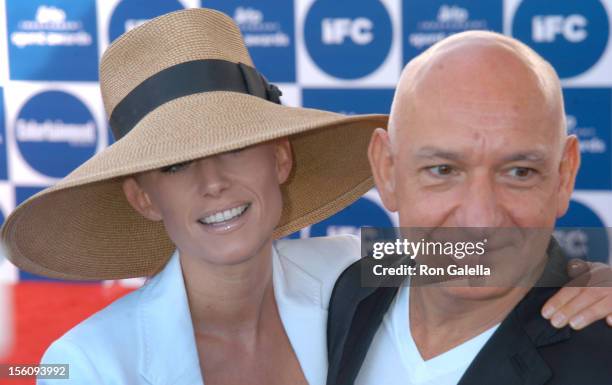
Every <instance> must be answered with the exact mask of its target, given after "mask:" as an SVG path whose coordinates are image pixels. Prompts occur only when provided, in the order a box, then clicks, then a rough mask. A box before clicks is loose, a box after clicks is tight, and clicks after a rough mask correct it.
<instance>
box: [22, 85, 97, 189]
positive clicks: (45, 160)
mask: <svg viewBox="0 0 612 385" xmlns="http://www.w3.org/2000/svg"><path fill="white" fill-rule="evenodd" d="M14 130H15V139H16V141H17V146H18V147H19V151H20V152H21V155H22V156H23V158H24V159H25V160H26V162H28V164H29V165H30V166H31V167H32V168H34V169H35V170H37V171H38V172H40V173H42V174H45V175H48V176H50V177H54V178H61V177H64V176H66V175H67V174H68V173H70V172H71V171H72V170H74V169H75V168H76V167H78V166H79V165H80V164H81V163H83V162H84V161H86V160H87V159H89V158H90V157H91V156H92V155H94V154H95V152H96V147H97V145H98V128H97V125H96V123H95V120H94V118H93V116H92V115H91V112H90V111H89V109H88V108H87V107H86V106H85V105H84V104H83V103H82V102H81V101H80V100H79V99H77V98H76V97H74V96H73V95H70V94H68V93H66V92H63V91H45V92H41V93H39V94H36V95H34V96H33V97H32V98H31V99H30V100H28V101H27V102H26V104H25V105H24V106H23V107H22V108H21V111H19V113H18V114H17V120H16V122H15V127H14Z"/></svg>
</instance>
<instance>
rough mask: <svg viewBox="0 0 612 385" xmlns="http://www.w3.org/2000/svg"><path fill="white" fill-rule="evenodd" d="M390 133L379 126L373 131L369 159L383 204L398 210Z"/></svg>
mask: <svg viewBox="0 0 612 385" xmlns="http://www.w3.org/2000/svg"><path fill="white" fill-rule="evenodd" d="M391 150H392V149H391V140H390V139H389V133H388V132H387V131H385V130H383V129H382V128H377V129H376V130H374V132H373V133H372V138H371V139H370V146H369V147H368V159H369V160H370V168H371V169H372V175H374V183H376V188H378V193H379V194H380V197H381V199H382V202H383V205H384V206H385V207H386V208H387V210H389V211H397V198H396V192H395V173H394V171H393V170H394V166H395V165H394V158H393V152H392V151H391Z"/></svg>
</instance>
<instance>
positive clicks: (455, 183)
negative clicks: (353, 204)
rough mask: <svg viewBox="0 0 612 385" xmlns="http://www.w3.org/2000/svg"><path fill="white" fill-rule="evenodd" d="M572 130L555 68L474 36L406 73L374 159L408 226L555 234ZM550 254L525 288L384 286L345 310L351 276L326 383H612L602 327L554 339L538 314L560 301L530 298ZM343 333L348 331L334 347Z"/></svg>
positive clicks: (544, 294)
mask: <svg viewBox="0 0 612 385" xmlns="http://www.w3.org/2000/svg"><path fill="white" fill-rule="evenodd" d="M565 127H566V125H565V113H564V108H563V100H562V94H561V86H560V82H559V79H558V77H557V75H556V73H555V71H554V70H553V68H552V67H551V66H550V65H549V64H548V63H547V62H546V61H545V60H543V59H542V58H541V57H540V56H539V55H537V54H536V53H535V52H534V51H532V50H531V49H530V48H528V47H527V46H525V45H524V44H522V43H520V42H518V41H517V40H514V39H512V38H509V37H505V36H503V35H499V34H495V33H491V32H474V31H472V32H465V33H461V34H457V35H454V36H452V37H450V38H447V39H445V40H443V41H441V42H440V43H438V44H436V45H434V46H432V47H431V48H430V49H428V50H427V51H426V52H424V53H423V54H422V55H420V56H419V57H417V58H416V59H414V60H413V61H411V62H410V63H409V64H408V65H407V67H406V68H405V70H404V71H403V73H402V76H401V79H400V82H399V84H398V88H397V91H396V94H395V98H394V101H393V106H392V111H391V120H390V124H389V131H388V132H386V131H384V130H382V129H381V130H378V131H376V132H375V133H374V136H373V138H372V141H371V144H370V149H369V158H370V162H371V166H372V170H373V174H374V178H375V181H376V185H377V187H378V190H379V192H380V195H381V198H382V201H383V203H384V205H385V207H386V208H387V209H389V210H390V211H397V212H398V213H399V222H400V226H401V227H404V228H414V227H427V228H447V227H453V228H454V227H458V228H488V229H499V228H510V229H511V228H540V229H548V228H550V229H552V228H553V227H554V224H555V221H556V219H557V218H558V217H560V216H562V215H563V214H564V213H565V212H566V211H567V209H568V205H569V201H570V197H571V194H572V191H573V189H574V181H575V178H576V173H577V170H578V167H579V163H580V153H579V147H578V142H577V139H576V137H575V136H568V135H567V133H566V129H565ZM548 239H549V237H548V238H547V239H546V242H548ZM551 245H552V246H551V247H550V248H549V249H548V251H547V252H546V251H545V248H544V249H543V250H542V253H541V255H542V259H541V260H536V259H534V260H532V261H528V262H529V263H531V264H532V266H533V267H534V269H535V270H533V271H529V270H525V271H522V270H518V271H517V273H518V274H515V275H517V276H521V277H531V276H533V280H530V281H529V285H528V286H525V285H519V284H517V285H508V287H492V286H487V287H470V286H469V285H468V286H464V287H459V286H454V287H440V286H438V287H431V286H421V287H418V286H414V285H412V287H410V285H406V286H402V287H401V288H399V290H398V289H397V288H385V287H382V288H379V289H376V290H374V291H373V292H372V291H370V292H366V294H360V295H357V296H353V297H357V300H355V301H354V302H353V303H351V304H348V302H347V301H346V300H343V299H342V298H341V297H342V296H343V295H346V288H347V287H350V286H351V284H350V279H351V275H352V276H353V278H352V279H353V281H354V282H353V284H356V285H359V281H358V273H356V272H358V271H359V270H358V269H354V268H349V269H348V270H347V271H345V273H343V277H341V279H340V280H339V283H338V284H337V286H336V290H335V294H334V297H333V298H332V301H331V304H330V325H331V326H330V327H329V330H330V333H328V334H329V335H330V336H331V337H330V341H329V343H330V371H329V377H328V385H331V384H352V383H355V384H359V385H379V384H384V385H395V384H397V385H399V384H402V385H426V384H427V385H434V384H435V385H450V384H461V385H467V384H491V383H495V384H496V385H500V384H534V385H536V384H559V385H561V384H567V385H576V384H589V385H604V384H612V365H610V362H611V361H610V357H611V356H610V354H612V331H611V330H610V329H608V327H607V326H606V325H605V321H598V322H595V323H593V324H591V325H590V326H588V327H584V325H585V324H586V323H587V322H585V321H586V320H585V319H584V317H582V318H581V317H577V318H575V319H572V320H571V321H570V320H568V319H566V318H565V317H564V316H563V312H558V313H557V314H556V315H555V316H554V317H553V319H552V323H553V324H555V326H557V327H559V328H555V327H553V326H551V324H550V323H549V322H548V321H547V320H545V319H544V318H543V317H542V316H541V314H540V309H541V307H542V306H543V305H544V304H545V303H546V301H547V300H548V299H549V298H550V297H551V296H552V295H553V294H554V293H555V292H556V291H557V289H554V288H552V289H551V288H532V287H531V286H533V285H534V284H535V281H536V280H537V278H538V276H539V275H540V274H542V271H543V266H544V265H546V264H547V263H548V262H547V261H550V260H553V259H555V258H558V257H559V254H560V251H559V250H558V248H555V247H554V246H555V244H554V242H553V243H551ZM544 246H545V245H544ZM354 266H357V265H354ZM536 266H541V267H542V268H537V269H536ZM529 267H530V266H529V264H523V265H521V266H520V267H517V269H519V268H526V269H529ZM351 269H352V271H351ZM534 272H535V274H533V273H534ZM563 279H567V277H564V278H563ZM355 282H356V283H355ZM517 282H518V281H517ZM562 284H563V283H561V285H562ZM567 306H572V305H571V303H570V304H568V305H567ZM573 306H578V305H576V304H573ZM338 309H339V310H338ZM545 313H554V311H550V310H546V309H545ZM546 315H547V316H549V314H546ZM555 317H556V318H555ZM568 321H570V322H571V323H572V326H573V327H574V328H575V329H581V330H579V331H574V330H572V329H570V328H569V327H568V326H565V325H567V322H568ZM338 324H339V325H342V328H344V329H346V330H347V331H348V333H346V334H345V335H342V336H341V337H339V338H336V337H334V336H336V335H337V334H334V330H339V329H338V328H337V327H336V329H334V328H335V326H334V325H338Z"/></svg>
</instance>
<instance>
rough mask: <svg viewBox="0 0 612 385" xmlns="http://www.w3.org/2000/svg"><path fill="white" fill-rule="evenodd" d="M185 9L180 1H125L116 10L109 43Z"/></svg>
mask: <svg viewBox="0 0 612 385" xmlns="http://www.w3.org/2000/svg"><path fill="white" fill-rule="evenodd" d="M179 9H183V5H182V4H181V3H180V2H179V1H178V0H123V1H121V2H120V3H119V4H118V5H117V8H115V11H114V12H113V16H112V17H111V20H110V26H109V28H108V34H109V36H108V39H109V40H108V41H111V42H112V41H113V40H115V39H116V38H118V37H119V36H121V35H123V34H124V33H125V32H127V31H129V30H131V29H134V28H136V27H138V26H139V25H140V24H143V23H144V22H146V21H147V20H150V19H153V18H155V17H157V16H160V15H163V14H165V13H169V12H172V11H178V10H179Z"/></svg>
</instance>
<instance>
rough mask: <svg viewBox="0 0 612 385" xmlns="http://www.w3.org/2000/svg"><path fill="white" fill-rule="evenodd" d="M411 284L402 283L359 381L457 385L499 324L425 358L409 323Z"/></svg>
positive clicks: (364, 384) (364, 383) (393, 384)
mask: <svg viewBox="0 0 612 385" xmlns="http://www.w3.org/2000/svg"><path fill="white" fill-rule="evenodd" d="M409 301H410V287H409V286H402V287H401V288H400V289H399V292H398V294H397V296H396V297H395V299H394V300H393V303H392V304H391V306H390V308H389V310H388V311H387V314H386V315H385V317H384V319H383V322H382V324H381V326H380V328H379V329H378V332H377V333H376V335H375V336H374V340H373V341H372V345H371V346H370V349H369V351H368V353H367V355H366V357H365V360H364V363H363V366H362V367H361V370H360V372H359V374H358V376H357V380H356V381H355V384H356V385H396V384H397V385H456V384H457V383H458V382H459V380H460V379H461V377H462V376H463V373H465V371H466V370H467V368H468V367H469V366H470V364H471V363H472V361H473V360H474V358H475V357H476V355H477V354H478V352H479V351H480V349H482V347H483V346H484V345H485V344H486V343H487V341H488V340H489V338H490V337H491V335H493V333H494V332H495V330H496V329H497V327H498V326H499V324H498V325H495V326H493V327H492V328H490V329H488V330H486V331H485V332H483V333H481V334H479V335H478V336H476V337H474V338H472V339H470V340H468V341H466V342H464V343H462V344H461V345H459V346H457V347H455V348H453V349H451V350H449V351H447V352H445V353H442V354H440V355H439V356H437V357H434V358H431V359H429V360H427V361H424V360H423V358H422V357H421V354H420V353H419V351H418V349H417V347H416V344H415V343H414V339H413V338H412V335H411V333H410V327H409V319H410V315H409V308H410V306H409Z"/></svg>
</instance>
